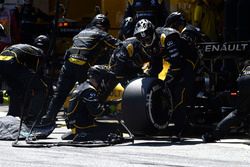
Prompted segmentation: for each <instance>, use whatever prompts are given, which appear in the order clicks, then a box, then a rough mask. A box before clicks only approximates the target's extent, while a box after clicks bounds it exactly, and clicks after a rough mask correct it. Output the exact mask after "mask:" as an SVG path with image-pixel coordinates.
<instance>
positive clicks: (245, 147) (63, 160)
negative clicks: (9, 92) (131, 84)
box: [0, 106, 250, 167]
mask: <svg viewBox="0 0 250 167" xmlns="http://www.w3.org/2000/svg"><path fill="white" fill-rule="evenodd" d="M6 111H7V106H0V116H5V115H6ZM60 124H61V125H62V124H63V123H60ZM67 131H68V130H67V129H66V128H65V126H61V127H58V128H56V129H55V130H54V132H53V133H52V134H51V135H50V136H49V139H47V140H46V141H61V139H60V138H61V135H62V134H64V133H65V132H67ZM12 142H13V141H0V167H8V166H10V167H57V166H58V167H68V166H70V167H83V166H86V167H99V166H100V167H103V166H104V167H105V166H107V167H123V166H124V167H141V166H148V167H153V166H155V167H162V166H169V167H184V166H188V167H199V166H202V167H224V166H227V167H249V166H250V140H249V139H223V140H221V141H219V142H218V143H207V144H205V143H202V142H201V139H199V138H185V140H184V141H183V142H182V143H176V144H172V143H170V141H169V140H168V138H161V139H153V138H151V139H147V140H145V139H144V140H135V143H134V144H132V143H125V144H120V145H115V146H108V147H96V148H86V147H70V146H63V147H50V148H47V147H45V148H17V147H12V146H11V145H12Z"/></svg>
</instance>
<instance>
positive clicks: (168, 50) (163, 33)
mask: <svg viewBox="0 0 250 167" xmlns="http://www.w3.org/2000/svg"><path fill="white" fill-rule="evenodd" d="M134 36H135V37H136V38H137V39H138V40H139V41H140V42H141V43H142V45H143V47H144V49H145V52H146V53H147V54H148V55H151V56H152V57H158V58H160V59H161V60H162V59H165V60H166V61H168V62H169V63H170V68H169V70H168V73H167V76H166V78H165V80H164V82H165V84H166V85H167V86H168V87H169V89H170V91H171V93H172V97H173V104H174V112H173V117H172V119H173V122H174V123H175V128H174V132H173V134H172V141H173V142H177V141H180V136H181V134H182V131H183V129H184V127H185V125H186V105H187V104H188V100H187V97H188V96H189V95H190V94H192V92H193V88H194V87H193V83H194V77H195V73H194V69H195V66H196V63H195V62H196V60H197V57H198V55H197V52H196V51H195V50H194V49H191V48H190V45H189V44H188V41H186V40H185V39H184V38H181V37H180V33H179V32H177V31H176V30H174V29H172V28H161V27H160V28H157V29H155V27H154V25H153V24H152V23H151V22H150V21H149V20H147V19H142V20H140V21H138V22H137V23H136V26H135V31H134Z"/></svg>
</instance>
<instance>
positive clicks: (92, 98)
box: [62, 65, 115, 141]
mask: <svg viewBox="0 0 250 167" xmlns="http://www.w3.org/2000/svg"><path fill="white" fill-rule="evenodd" d="M114 77H115V76H114V74H113V73H111V72H110V71H109V70H108V69H107V68H106V67H105V66H102V65H95V66H93V67H91V68H90V69H89V70H88V79H87V80H86V81H85V82H83V83H82V84H80V85H79V86H78V87H77V88H76V90H75V91H74V92H73V95H72V97H71V99H70V103H69V108H68V111H67V113H66V123H67V127H68V128H69V129H71V133H70V134H65V135H64V136H63V137H62V138H63V139H67V140H68V139H72V138H73V141H90V140H106V139H107V135H106V134H103V133H102V131H103V130H102V127H101V126H100V125H97V123H96V121H95V118H96V117H99V116H102V115H105V114H107V113H108V108H106V107H105V106H106V105H105V102H104V101H102V100H100V99H99V94H100V93H102V87H103V83H108V82H109V81H111V80H113V79H114Z"/></svg>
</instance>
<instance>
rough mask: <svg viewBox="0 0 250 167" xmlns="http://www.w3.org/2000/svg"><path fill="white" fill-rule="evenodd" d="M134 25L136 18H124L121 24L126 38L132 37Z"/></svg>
mask: <svg viewBox="0 0 250 167" xmlns="http://www.w3.org/2000/svg"><path fill="white" fill-rule="evenodd" d="M134 26H135V22H134V19H133V18H132V17H126V18H125V19H124V20H123V22H122V26H121V33H122V35H123V36H125V38H129V37H132V36H133V33H134Z"/></svg>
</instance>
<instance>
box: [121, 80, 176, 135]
mask: <svg viewBox="0 0 250 167" xmlns="http://www.w3.org/2000/svg"><path fill="white" fill-rule="evenodd" d="M171 113H172V98H171V94H170V91H169V90H168V89H166V87H164V84H163V81H162V80H159V79H157V78H139V79H136V80H134V81H132V82H130V83H129V84H128V85H127V87H126V88H125V90H124V94H123V100H122V114H123V119H124V121H125V124H126V126H127V127H128V128H129V129H130V130H131V132H132V133H133V134H134V135H152V134H154V133H156V132H158V131H159V130H163V129H165V128H166V127H167V126H168V123H169V120H170V117H171Z"/></svg>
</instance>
